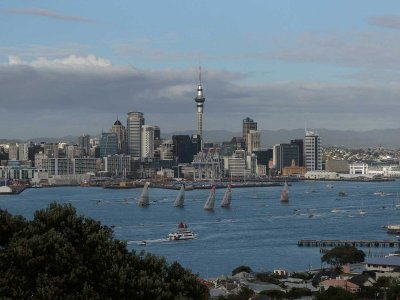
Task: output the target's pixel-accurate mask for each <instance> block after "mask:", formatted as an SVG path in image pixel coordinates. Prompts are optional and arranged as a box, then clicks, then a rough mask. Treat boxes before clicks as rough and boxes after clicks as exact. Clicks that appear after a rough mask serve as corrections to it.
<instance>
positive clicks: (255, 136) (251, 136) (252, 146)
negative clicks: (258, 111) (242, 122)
mask: <svg viewBox="0 0 400 300" xmlns="http://www.w3.org/2000/svg"><path fill="white" fill-rule="evenodd" d="M260 148H261V132H260V131H259V130H249V133H248V134H247V152H248V155H251V153H253V151H254V150H260Z"/></svg>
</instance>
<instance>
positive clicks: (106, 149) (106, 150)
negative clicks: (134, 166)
mask: <svg viewBox="0 0 400 300" xmlns="http://www.w3.org/2000/svg"><path fill="white" fill-rule="evenodd" d="M117 153H118V137H117V135H116V134H115V133H113V132H103V133H102V134H101V138H100V157H105V156H108V155H115V154H117Z"/></svg>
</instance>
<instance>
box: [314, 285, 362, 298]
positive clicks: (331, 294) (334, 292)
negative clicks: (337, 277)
mask: <svg viewBox="0 0 400 300" xmlns="http://www.w3.org/2000/svg"><path fill="white" fill-rule="evenodd" d="M355 298H356V297H355V296H354V295H353V294H352V293H350V292H349V291H346V290H344V289H342V288H339V287H332V286H331V287H329V288H328V289H327V290H326V291H323V292H322V293H321V294H319V295H318V296H317V300H353V299H355Z"/></svg>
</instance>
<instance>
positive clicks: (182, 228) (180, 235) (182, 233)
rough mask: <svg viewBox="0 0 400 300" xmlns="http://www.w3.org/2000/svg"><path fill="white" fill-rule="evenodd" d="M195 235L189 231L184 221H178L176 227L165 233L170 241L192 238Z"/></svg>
mask: <svg viewBox="0 0 400 300" xmlns="http://www.w3.org/2000/svg"><path fill="white" fill-rule="evenodd" d="M196 237H197V235H196V234H194V233H193V232H191V231H190V230H189V228H188V227H187V225H186V224H185V223H182V222H180V223H179V225H178V229H177V230H176V231H175V232H172V233H170V234H168V235H167V238H168V239H169V240H170V241H181V240H193V239H195V238H196Z"/></svg>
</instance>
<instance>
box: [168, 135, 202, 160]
mask: <svg viewBox="0 0 400 300" xmlns="http://www.w3.org/2000/svg"><path fill="white" fill-rule="evenodd" d="M172 142H173V144H174V149H173V153H174V157H175V158H176V159H177V161H178V163H191V162H192V161H193V156H194V154H196V153H195V149H194V145H193V143H192V139H191V138H190V136H188V135H173V136H172ZM196 146H197V144H196Z"/></svg>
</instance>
